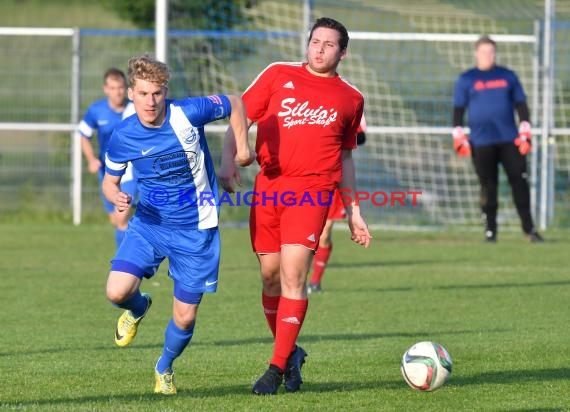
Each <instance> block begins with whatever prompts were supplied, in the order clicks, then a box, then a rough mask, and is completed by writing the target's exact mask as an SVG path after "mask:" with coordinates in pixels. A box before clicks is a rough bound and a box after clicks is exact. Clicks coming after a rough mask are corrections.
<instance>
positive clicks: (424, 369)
mask: <svg viewBox="0 0 570 412" xmlns="http://www.w3.org/2000/svg"><path fill="white" fill-rule="evenodd" d="M452 365H453V362H452V360H451V356H449V353H448V352H447V350H446V349H445V348H444V347H443V346H441V345H440V344H439V343H435V342H418V343H415V344H414V345H413V346H412V347H411V348H409V349H408V350H407V351H406V352H405V353H404V356H403V357H402V363H401V364H400V370H401V371H402V376H403V377H404V380H405V381H406V383H407V384H408V385H409V386H410V387H411V388H412V389H415V390H417V391H434V390H436V389H438V388H440V387H441V386H442V385H443V384H444V383H445V382H446V381H447V379H449V376H450V375H451V368H452Z"/></svg>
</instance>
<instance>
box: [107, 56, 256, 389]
mask: <svg viewBox="0 0 570 412" xmlns="http://www.w3.org/2000/svg"><path fill="white" fill-rule="evenodd" d="M169 76H170V75H169V69H168V66H167V65H166V64H164V63H162V62H160V61H158V60H156V59H154V58H153V57H150V56H148V55H144V56H139V57H133V58H131V59H130V60H129V63H128V82H129V88H128V96H129V99H131V100H132V101H133V104H134V107H135V111H136V115H133V116H130V117H128V118H127V119H126V120H125V121H123V122H122V123H121V124H120V125H119V126H118V127H117V128H116V129H115V131H114V132H113V135H112V137H111V141H110V142H109V145H108V148H107V155H106V160H105V166H106V168H105V170H106V173H105V177H104V179H103V193H104V194H105V196H106V197H107V199H108V200H109V201H110V202H112V203H113V204H114V205H115V206H116V207H117V208H118V209H119V210H126V209H128V207H129V203H130V201H131V196H130V195H129V194H128V193H125V192H124V191H122V190H121V188H120V185H119V182H120V180H121V176H122V175H123V173H124V172H125V169H126V168H127V164H128V163H129V162H131V163H132V164H133V168H134V169H135V173H137V176H138V189H139V202H138V205H137V209H136V212H135V215H134V216H133V218H132V219H131V220H130V222H129V226H128V229H127V231H126V233H125V237H124V239H123V242H122V243H121V246H120V247H119V248H118V250H117V252H116V254H115V256H114V258H113V259H112V261H111V271H110V273H109V277H108V279H107V298H108V299H109V300H110V301H111V302H112V303H113V304H114V305H116V306H118V307H119V308H122V309H125V312H124V313H123V314H122V316H121V317H120V318H119V321H118V324H117V328H116V331H115V343H116V344H117V345H118V346H121V347H124V346H126V345H128V344H129V343H131V342H132V340H133V338H134V337H135V335H136V333H137V329H138V326H139V323H140V322H141V320H142V319H143V317H144V316H145V315H146V313H147V311H148V309H149V307H150V305H151V303H152V301H151V298H150V296H149V295H148V294H146V293H143V294H141V292H140V290H139V287H140V285H141V281H142V279H143V277H147V278H149V277H152V276H153V275H154V274H155V273H156V271H157V269H158V266H159V265H160V263H161V262H162V261H163V260H164V259H165V258H168V260H169V270H168V276H169V277H170V278H172V280H173V282H174V287H173V289H174V291H173V295H174V304H173V314H172V319H171V320H170V322H169V323H168V326H167V327H166V331H165V334H164V347H163V352H162V354H161V356H160V357H159V358H158V361H157V363H156V366H155V388H154V391H155V392H156V393H162V394H166V395H172V394H175V393H176V387H175V385H174V380H173V370H172V364H173V362H174V360H175V359H176V358H177V357H178V356H180V354H181V353H182V352H183V350H184V349H185V348H186V346H187V345H188V344H189V342H190V340H191V338H192V335H193V333H194V324H195V321H196V313H197V310H198V305H199V304H200V302H201V299H202V295H203V293H213V292H215V291H216V288H217V284H218V266H219V258H220V239H219V233H218V216H219V209H218V204H219V200H218V188H217V182H216V175H215V173H214V164H213V161H212V157H211V156H210V152H209V150H208V145H207V143H206V138H205V135H204V125H205V124H206V123H209V122H212V121H215V120H218V119H223V118H225V117H228V116H230V118H229V122H230V125H231V127H232V128H233V130H235V131H237V133H236V134H235V142H233V144H236V145H237V148H238V149H237V154H236V159H235V160H236V161H237V163H238V164H239V165H242V166H246V165H248V164H250V163H251V162H253V161H254V159H255V158H254V157H253V155H252V154H254V152H252V151H251V150H250V149H249V145H248V142H247V118H246V114H245V109H244V106H243V102H242V100H241V99H240V98H239V97H236V96H233V95H231V96H226V95H214V96H207V97H188V98H185V99H180V100H171V99H167V98H166V95H167V91H168V80H169Z"/></svg>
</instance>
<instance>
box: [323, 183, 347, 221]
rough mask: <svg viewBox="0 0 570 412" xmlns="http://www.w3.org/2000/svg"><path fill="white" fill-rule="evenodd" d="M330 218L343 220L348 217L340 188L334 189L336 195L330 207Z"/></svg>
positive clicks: (328, 217)
mask: <svg viewBox="0 0 570 412" xmlns="http://www.w3.org/2000/svg"><path fill="white" fill-rule="evenodd" d="M327 219H328V220H343V219H346V209H345V208H344V203H342V198H341V197H340V193H339V191H338V190H335V191H334V197H333V200H332V203H331V205H330V207H329V214H328V216H327Z"/></svg>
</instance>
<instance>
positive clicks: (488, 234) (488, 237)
mask: <svg viewBox="0 0 570 412" xmlns="http://www.w3.org/2000/svg"><path fill="white" fill-rule="evenodd" d="M485 242H487V243H497V232H494V231H492V230H486V231H485Z"/></svg>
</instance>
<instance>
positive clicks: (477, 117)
mask: <svg viewBox="0 0 570 412" xmlns="http://www.w3.org/2000/svg"><path fill="white" fill-rule="evenodd" d="M525 101H526V96H525V93H524V90H523V87H522V85H521V83H520V81H519V79H518V77H517V75H516V74H515V72H513V71H512V70H509V69H507V68H505V67H501V66H494V67H493V68H492V69H491V70H487V71H482V70H479V69H477V68H474V69H470V70H467V71H466V72H464V73H462V74H461V75H460V76H459V78H458V79H457V82H456V84H455V91H454V94H453V106H454V107H460V108H466V109H467V125H468V126H469V128H470V129H471V132H470V143H471V144H472V145H473V146H488V145H492V144H497V143H509V142H512V141H513V140H514V139H515V138H516V137H517V134H518V129H517V126H516V124H515V115H514V111H515V104H517V103H523V102H525Z"/></svg>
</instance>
